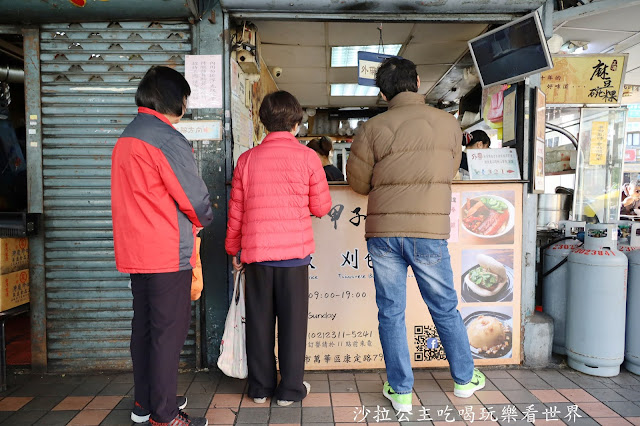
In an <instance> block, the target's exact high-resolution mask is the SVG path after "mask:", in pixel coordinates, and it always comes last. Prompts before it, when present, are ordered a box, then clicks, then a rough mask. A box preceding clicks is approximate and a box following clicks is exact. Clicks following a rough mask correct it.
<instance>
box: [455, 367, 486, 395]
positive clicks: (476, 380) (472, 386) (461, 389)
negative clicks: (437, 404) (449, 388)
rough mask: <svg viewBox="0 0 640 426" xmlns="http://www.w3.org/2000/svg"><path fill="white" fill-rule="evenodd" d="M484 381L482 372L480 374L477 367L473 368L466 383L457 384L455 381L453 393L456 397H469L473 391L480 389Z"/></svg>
mask: <svg viewBox="0 0 640 426" xmlns="http://www.w3.org/2000/svg"><path fill="white" fill-rule="evenodd" d="M486 381H487V380H486V379H485V377H484V374H482V373H481V372H480V370H478V369H477V368H474V369H473V377H472V378H471V381H470V382H469V383H467V384H466V385H459V384H457V383H456V384H455V386H454V388H453V394H454V395H455V396H457V397H458V398H469V397H471V395H473V393H474V392H475V391H477V390H480V389H482V388H483V387H484V385H485V383H486Z"/></svg>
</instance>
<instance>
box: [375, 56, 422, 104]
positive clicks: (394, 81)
mask: <svg viewBox="0 0 640 426" xmlns="http://www.w3.org/2000/svg"><path fill="white" fill-rule="evenodd" d="M376 86H378V87H379V88H380V91H381V92H382V94H383V95H384V96H385V97H386V98H387V100H388V101H390V100H391V99H393V97H394V96H395V95H397V94H398V93H401V92H417V91H418V71H417V70H416V64H414V63H413V62H411V61H410V60H408V59H404V58H400V57H397V56H394V57H393V58H387V59H385V60H384V61H382V64H381V65H380V68H378V71H376Z"/></svg>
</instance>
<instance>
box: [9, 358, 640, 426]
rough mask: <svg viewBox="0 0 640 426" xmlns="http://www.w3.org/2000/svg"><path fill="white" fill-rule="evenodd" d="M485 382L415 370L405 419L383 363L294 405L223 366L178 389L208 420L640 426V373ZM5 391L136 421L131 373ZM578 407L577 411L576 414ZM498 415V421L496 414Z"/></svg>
mask: <svg viewBox="0 0 640 426" xmlns="http://www.w3.org/2000/svg"><path fill="white" fill-rule="evenodd" d="M483 371H484V372H485V373H486V375H487V378H488V380H487V387H486V388H485V389H484V390H483V391H479V392H477V393H476V395H474V396H473V397H472V398H469V399H460V398H456V397H455V396H453V393H452V392H451V391H452V389H453V382H452V380H451V377H450V375H449V371H448V370H442V369H429V370H416V371H415V376H416V381H415V386H414V395H413V398H414V412H413V414H412V415H410V416H406V417H403V418H397V417H396V415H395V413H394V412H393V410H392V409H391V405H390V403H389V402H388V401H387V400H386V399H385V398H384V397H383V396H382V394H381V389H382V383H383V380H384V378H385V375H384V372H378V371H377V372H355V373H354V372H348V373H346V372H329V373H316V372H310V373H307V375H306V380H308V381H309V383H311V394H310V395H309V396H308V397H307V398H306V399H305V400H304V401H303V402H302V403H299V402H298V403H295V404H294V405H292V406H290V407H286V408H284V407H278V406H277V405H275V403H272V402H271V401H269V403H268V404H263V405H257V404H254V403H253V400H252V399H251V398H248V397H247V396H246V395H245V394H244V393H243V392H244V391H245V387H246V382H245V381H243V380H234V379H229V378H227V377H224V376H222V375H221V374H220V373H218V372H203V371H201V372H197V373H193V372H191V373H183V374H180V376H179V386H178V393H180V394H185V395H187V397H188V401H189V403H188V407H187V409H186V411H187V412H188V413H190V414H192V415H199V416H202V415H206V416H207V418H208V419H209V424H211V425H218V424H226V425H231V424H236V425H247V426H248V425H251V424H253V425H267V424H278V425H281V426H282V425H292V424H295V425H300V424H304V425H312V426H322V425H332V424H357V423H358V422H360V423H369V424H374V423H385V424H395V425H398V424H402V425H418V424H420V425H436V426H441V425H442V426H444V425H452V426H458V425H464V424H465V423H466V424H472V423H480V422H481V421H482V423H483V424H491V423H493V424H500V425H514V426H520V425H526V424H528V423H530V422H531V420H533V419H535V423H541V422H546V421H547V419H548V421H550V422H551V421H553V422H555V423H556V424H558V425H561V424H563V423H562V422H564V423H567V424H570V425H571V424H575V425H576V426H589V425H597V424H601V425H604V426H617V425H631V424H633V425H638V426H640V377H639V376H635V375H633V374H631V373H628V372H626V371H623V372H622V373H621V374H620V375H619V376H617V377H613V378H600V377H592V376H587V375H584V374H581V373H577V372H575V371H573V370H571V369H567V368H560V369H547V370H528V369H483ZM9 383H10V385H9V388H8V390H7V391H6V392H4V393H2V394H0V397H1V398H0V424H2V425H12V426H22V425H45V426H56V425H80V426H90V425H123V426H124V425H126V426H129V425H131V421H130V420H129V415H130V410H131V408H132V406H133V397H132V395H133V389H132V388H133V378H132V375H131V374H123V373H118V374H99V375H83V376H74V375H65V376H61V375H46V376H36V375H28V374H11V375H10V377H9ZM570 412H575V413H576V415H570V414H569V413H570ZM491 420H493V421H491Z"/></svg>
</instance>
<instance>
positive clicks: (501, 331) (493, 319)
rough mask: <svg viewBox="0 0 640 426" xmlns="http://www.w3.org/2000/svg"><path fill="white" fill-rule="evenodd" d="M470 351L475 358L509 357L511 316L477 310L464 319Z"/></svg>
mask: <svg viewBox="0 0 640 426" xmlns="http://www.w3.org/2000/svg"><path fill="white" fill-rule="evenodd" d="M464 324H465V326H466V327H467V335H468V336H469V345H470V346H471V353H472V354H473V356H474V357H475V358H510V357H511V349H512V327H511V317H510V316H508V315H505V314H501V313H499V312H489V311H477V312H474V313H472V314H471V315H469V316H467V317H466V318H465V319H464Z"/></svg>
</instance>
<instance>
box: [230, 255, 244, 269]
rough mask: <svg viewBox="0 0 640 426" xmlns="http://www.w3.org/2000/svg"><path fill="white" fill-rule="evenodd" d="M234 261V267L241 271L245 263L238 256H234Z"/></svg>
mask: <svg viewBox="0 0 640 426" xmlns="http://www.w3.org/2000/svg"><path fill="white" fill-rule="evenodd" d="M232 263H233V269H235V270H236V271H240V270H242V268H243V267H244V265H243V264H242V262H240V260H239V259H238V257H237V256H233V261H232Z"/></svg>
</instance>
